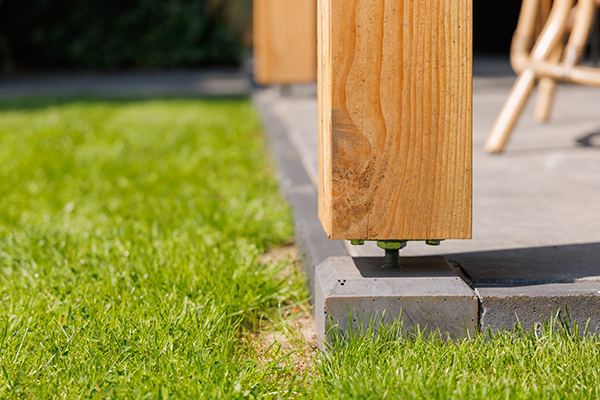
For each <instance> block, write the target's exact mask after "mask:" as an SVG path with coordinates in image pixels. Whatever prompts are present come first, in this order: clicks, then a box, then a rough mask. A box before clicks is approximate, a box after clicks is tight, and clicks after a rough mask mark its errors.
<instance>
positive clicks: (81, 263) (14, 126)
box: [0, 100, 306, 399]
mask: <svg viewBox="0 0 600 400" xmlns="http://www.w3.org/2000/svg"><path fill="white" fill-rule="evenodd" d="M1 106H3V108H4V110H3V111H2V112H1V113H0V165H1V167H0V349H2V351H1V352H0V366H1V369H0V397H1V398H7V397H11V396H13V395H15V396H20V395H24V396H31V397H40V398H47V397H50V396H57V397H60V398H78V397H96V398H109V397H110V398H116V397H119V396H121V397H131V398H155V399H158V398H161V399H164V398H167V397H168V396H170V395H179V396H181V397H187V396H190V397H198V396H199V395H203V396H215V397H231V396H235V395H237V394H243V393H244V392H248V393H268V392H278V391H279V390H281V387H280V385H281V382H282V381H284V382H288V381H289V374H290V372H289V368H286V367H285V362H283V363H282V362H278V361H277V357H278V356H277V355H274V356H272V357H271V359H270V360H268V361H267V362H265V361H264V360H263V358H264V357H262V355H260V354H259V352H257V351H256V350H255V349H253V346H252V343H251V342H249V340H248V339H247V338H246V335H244V333H245V332H251V331H253V327H255V326H256V325H257V323H258V321H259V319H261V318H265V316H266V317H268V316H269V315H274V314H275V313H276V311H277V307H278V306H280V305H284V306H285V305H286V304H290V303H293V302H297V301H298V300H301V299H302V298H304V297H305V296H306V293H305V289H304V287H303V283H302V282H301V281H293V282H292V283H291V284H289V279H286V278H279V277H276V274H277V273H278V272H280V270H281V268H282V266H281V265H261V264H260V263H259V262H258V260H257V256H258V255H259V254H261V253H262V252H263V251H264V250H265V249H266V248H269V247H273V246H277V245H280V244H282V243H285V242H286V241H289V239H290V237H291V236H292V233H293V231H292V225H291V218H290V211H289V209H288V207H287V205H286V204H285V203H284V202H283V201H282V199H281V197H280V196H279V194H278V190H277V184H276V181H275V180H274V178H273V174H272V173H270V171H271V166H270V165H269V163H268V162H265V159H266V150H265V146H264V141H263V138H262V133H261V131H260V130H259V127H260V126H259V121H258V119H257V116H256V114H255V112H254V111H253V110H252V108H251V106H250V104H249V103H248V102H247V101H243V100H221V101H200V100H186V101H184V100H167V101H140V102H135V101H132V102H103V101H73V102H68V101H67V102H62V104H60V105H51V103H50V104H44V102H43V101H38V102H35V101H33V102H25V103H20V104H11V103H5V104H3V105H1ZM275 350H276V349H274V350H273V351H272V353H273V354H274V353H276V351H275ZM282 355H283V354H280V356H282ZM259 357H260V359H259ZM273 360H275V361H273ZM269 362H270V364H269ZM286 389H287V388H286Z"/></svg>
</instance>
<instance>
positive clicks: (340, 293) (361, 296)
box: [314, 257, 479, 343]
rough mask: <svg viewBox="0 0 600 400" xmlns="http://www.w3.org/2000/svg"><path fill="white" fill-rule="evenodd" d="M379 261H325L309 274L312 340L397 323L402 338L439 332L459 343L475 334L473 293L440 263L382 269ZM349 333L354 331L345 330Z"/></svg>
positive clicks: (418, 260) (418, 261) (411, 261)
mask: <svg viewBox="0 0 600 400" xmlns="http://www.w3.org/2000/svg"><path fill="white" fill-rule="evenodd" d="M383 262H384V260H383V258H382V257H360V258H352V257H329V258H328V259H327V260H325V261H324V262H323V263H321V264H320V265H318V266H317V268H316V271H315V284H314V290H315V301H314V304H315V308H314V317H315V323H316V327H317V338H318V340H319V342H320V343H323V342H325V341H326V340H327V337H326V333H327V332H328V331H329V329H332V328H335V329H339V330H341V331H343V332H344V333H348V332H350V330H353V331H354V333H361V332H365V331H366V330H367V328H368V327H367V325H368V324H373V325H374V326H378V325H379V324H381V323H385V324H392V323H394V322H397V321H400V320H402V328H403V330H404V331H405V332H408V331H413V330H415V329H419V330H421V331H432V330H437V329H439V331H440V333H441V334H442V335H444V336H446V335H450V336H452V337H459V336H462V335H464V334H466V333H467V332H468V331H469V332H470V333H471V334H472V333H474V332H475V331H476V330H477V329H478V322H479V303H478V300H477V297H476V296H475V292H474V291H473V290H472V289H471V288H470V287H469V286H467V285H466V284H465V283H464V282H463V281H462V280H461V279H460V278H459V277H457V276H456V274H455V273H454V271H453V270H452V268H451V267H450V265H449V264H448V262H447V261H446V259H444V258H443V257H405V258H403V259H402V267H401V268H395V269H384V268H382V264H383ZM351 327H354V328H351Z"/></svg>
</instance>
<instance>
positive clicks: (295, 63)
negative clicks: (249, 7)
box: [253, 0, 317, 85]
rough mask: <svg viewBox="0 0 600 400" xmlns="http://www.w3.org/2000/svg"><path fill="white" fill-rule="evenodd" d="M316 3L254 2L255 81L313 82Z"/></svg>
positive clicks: (301, 0) (308, 0) (306, 0)
mask: <svg viewBox="0 0 600 400" xmlns="http://www.w3.org/2000/svg"><path fill="white" fill-rule="evenodd" d="M316 1H317V0H254V6H253V7H254V11H253V13H254V16H253V31H254V32H253V41H254V79H255V80H256V82H258V83H260V84H263V85H268V84H293V83H303V82H313V81H315V80H316V75H317V27H316V25H317V10H316V7H317V3H316Z"/></svg>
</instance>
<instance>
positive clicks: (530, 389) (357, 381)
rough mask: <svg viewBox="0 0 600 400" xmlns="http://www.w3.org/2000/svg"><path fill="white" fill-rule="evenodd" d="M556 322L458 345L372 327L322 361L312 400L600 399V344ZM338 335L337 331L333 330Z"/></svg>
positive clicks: (340, 344) (466, 340)
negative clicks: (529, 329)
mask: <svg viewBox="0 0 600 400" xmlns="http://www.w3.org/2000/svg"><path fill="white" fill-rule="evenodd" d="M569 325H570V324H567V323H566V321H560V320H558V319H556V320H553V321H549V322H547V323H546V324H541V325H539V326H537V327H536V329H535V330H533V331H529V332H525V331H523V330H522V329H515V330H514V331H511V332H502V333H497V334H490V333H489V332H488V334H478V335H476V336H475V337H472V338H468V337H467V338H463V339H460V340H454V341H453V340H442V339H441V338H440V335H434V336H433V337H432V336H430V335H425V334H423V333H419V332H417V333H412V334H408V335H398V334H397V332H398V331H399V326H398V325H397V326H393V327H387V328H386V327H383V328H381V329H380V330H379V332H378V335H374V334H373V332H374V330H373V329H372V328H371V329H370V330H369V331H368V332H367V333H366V335H365V337H362V338H357V337H353V338H352V339H351V340H349V341H339V340H338V341H337V344H336V345H335V347H334V349H332V351H331V352H330V353H329V354H322V355H321V359H320V362H319V363H317V364H316V369H317V370H318V376H319V383H318V384H317V385H315V387H314V388H313V390H314V392H313V395H314V397H319V398H331V399H366V398H369V399H566V398H578V399H598V398H600V392H599V388H600V344H599V342H598V340H597V338H590V337H589V336H584V335H580V333H581V332H578V331H577V326H576V324H572V325H573V326H574V327H575V328H574V330H569V328H568V327H569ZM334 336H335V333H334Z"/></svg>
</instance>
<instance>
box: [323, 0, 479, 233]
mask: <svg viewBox="0 0 600 400" xmlns="http://www.w3.org/2000/svg"><path fill="white" fill-rule="evenodd" d="M318 17H319V19H318V24H319V29H318V32H319V71H318V79H319V99H318V101H319V153H320V154H319V171H320V172H319V174H320V177H319V178H320V181H319V218H320V220H321V222H322V224H323V227H324V229H325V231H326V232H327V234H328V235H329V238H331V239H369V240H402V239H469V238H471V165H472V162H471V158H472V155H471V148H472V144H471V134H472V1H471V0H419V1H414V0H319V9H318Z"/></svg>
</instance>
